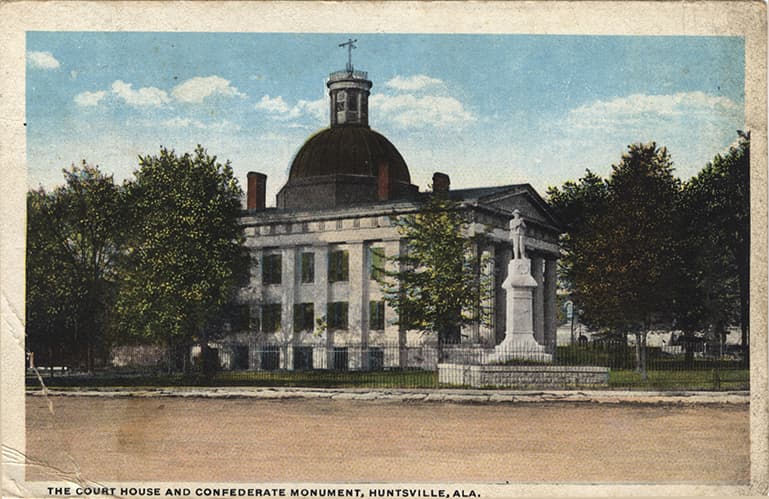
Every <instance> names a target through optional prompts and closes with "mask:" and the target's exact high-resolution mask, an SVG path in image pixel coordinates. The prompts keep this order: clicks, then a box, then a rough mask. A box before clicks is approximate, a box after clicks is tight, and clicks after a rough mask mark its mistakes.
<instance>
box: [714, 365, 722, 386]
mask: <svg viewBox="0 0 769 499" xmlns="http://www.w3.org/2000/svg"><path fill="white" fill-rule="evenodd" d="M713 389H714V390H720V389H721V376H720V373H719V372H718V368H717V367H716V368H715V369H713Z"/></svg>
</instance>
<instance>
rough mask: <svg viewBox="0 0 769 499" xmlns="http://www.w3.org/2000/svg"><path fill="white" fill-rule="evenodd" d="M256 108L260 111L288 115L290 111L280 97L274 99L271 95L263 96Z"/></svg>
mask: <svg viewBox="0 0 769 499" xmlns="http://www.w3.org/2000/svg"><path fill="white" fill-rule="evenodd" d="M254 108H255V109H257V110H259V111H267V112H268V113H287V112H288V111H289V109H290V108H289V107H288V104H286V101H284V100H283V97H281V96H280V95H279V96H277V97H274V98H273V97H270V96H269V95H263V96H262V98H261V99H260V100H259V102H257V103H256V105H255V106H254Z"/></svg>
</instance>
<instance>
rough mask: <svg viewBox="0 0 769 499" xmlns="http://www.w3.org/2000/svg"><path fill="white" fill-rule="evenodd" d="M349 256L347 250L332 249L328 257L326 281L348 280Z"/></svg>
mask: <svg viewBox="0 0 769 499" xmlns="http://www.w3.org/2000/svg"><path fill="white" fill-rule="evenodd" d="M349 266H350V256H349V254H348V253H347V251H332V252H331V254H330V255H329V257H328V282H340V281H347V280H349Z"/></svg>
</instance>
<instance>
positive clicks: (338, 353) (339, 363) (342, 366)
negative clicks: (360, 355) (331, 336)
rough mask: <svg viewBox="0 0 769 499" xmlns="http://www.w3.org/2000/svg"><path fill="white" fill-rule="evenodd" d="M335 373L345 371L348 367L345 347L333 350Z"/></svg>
mask: <svg viewBox="0 0 769 499" xmlns="http://www.w3.org/2000/svg"><path fill="white" fill-rule="evenodd" d="M333 356H334V359H333V360H334V363H333V364H334V365H333V369H334V370H335V371H346V370H347V365H348V355H347V347H334V350H333Z"/></svg>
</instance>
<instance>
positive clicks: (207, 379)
mask: <svg viewBox="0 0 769 499" xmlns="http://www.w3.org/2000/svg"><path fill="white" fill-rule="evenodd" d="M123 348H124V347H123ZM142 348H143V350H142V352H143V354H144V356H143V357H142V356H141V355H134V356H131V355H127V354H126V353H125V351H123V353H122V357H120V359H122V360H121V362H122V363H119V365H115V359H114V358H113V363H112V364H113V365H112V366H111V367H108V368H104V369H100V370H98V371H96V372H92V373H85V372H78V371H77V370H63V369H47V368H41V369H39V370H37V371H34V372H33V371H32V370H28V378H27V381H28V384H29V385H31V386H35V385H38V384H39V379H38V375H39V376H40V377H42V378H43V380H44V382H45V383H46V384H48V385H58V386H62V385H71V386H98V385H104V386H107V385H113V386H114V385H119V386H163V385H169V386H170V385H213V386H224V385H249V386H297V387H329V388H330V387H358V388H438V387H444V385H441V384H440V383H439V382H438V373H437V371H438V365H439V364H462V365H481V364H508V365H531V366H537V365H543V366H546V365H558V366H596V367H606V368H609V388H616V389H661V390H665V389H669V390H746V389H748V388H749V369H748V367H747V365H746V362H745V360H744V359H741V358H738V357H735V356H733V355H730V356H705V355H702V354H697V355H693V354H690V355H687V354H686V353H685V352H681V353H668V352H665V351H663V349H661V348H655V347H647V348H646V352H645V357H646V366H645V367H646V369H645V371H646V373H645V375H644V374H643V373H642V372H640V371H639V369H637V365H636V362H637V361H636V351H635V347H634V346H633V345H628V344H627V343H622V342H614V343H610V342H602V343H595V344H593V343H590V344H581V345H573V346H556V345H554V344H550V345H545V346H540V345H537V344H529V345H511V346H508V347H504V346H500V347H497V348H494V347H491V346H484V345H476V344H462V343H460V344H437V343H432V344H430V343H420V344H405V345H404V344H398V343H380V344H373V343H372V344H349V343H348V344H338V345H334V344H326V343H316V344H262V343H253V344H244V343H225V342H220V343H216V344H211V345H210V348H209V362H208V364H209V369H205V370H204V369H203V365H202V364H203V362H202V360H201V359H202V355H201V350H200V349H199V348H198V349H192V351H190V352H187V353H186V354H185V355H189V359H187V360H188V361H189V362H184V363H179V362H178V359H177V361H172V359H171V357H172V356H171V355H168V354H167V353H164V352H162V351H160V350H153V349H147V348H146V347H142ZM149 354H155V357H152V356H150V355H149ZM126 359H129V360H130V362H129V361H127V360H126ZM182 364H183V365H186V366H188V368H187V369H186V370H184V371H181V372H180V371H178V370H175V369H174V366H178V365H182Z"/></svg>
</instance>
